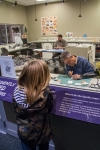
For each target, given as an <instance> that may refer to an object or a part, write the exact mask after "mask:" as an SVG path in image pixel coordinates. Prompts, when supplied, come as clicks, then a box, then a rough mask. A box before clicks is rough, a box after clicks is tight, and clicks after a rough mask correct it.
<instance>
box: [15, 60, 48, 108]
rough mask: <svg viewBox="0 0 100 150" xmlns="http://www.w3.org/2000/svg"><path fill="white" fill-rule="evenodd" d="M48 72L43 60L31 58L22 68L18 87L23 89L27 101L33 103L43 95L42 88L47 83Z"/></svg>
mask: <svg viewBox="0 0 100 150" xmlns="http://www.w3.org/2000/svg"><path fill="white" fill-rule="evenodd" d="M49 81H50V72H49V68H48V66H47V64H46V63H45V62H44V61H43V60H33V61H31V62H29V63H28V64H27V65H26V66H25V67H24V68H23V70H22V72H21V75H20V77H19V80H18V85H19V88H23V87H24V90H25V93H26V96H27V103H29V104H30V105H31V104H33V103H34V102H35V101H36V100H38V99H39V98H41V97H43V91H44V89H45V88H46V87H47V86H48V85H49Z"/></svg>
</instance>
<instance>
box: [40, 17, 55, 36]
mask: <svg viewBox="0 0 100 150" xmlns="http://www.w3.org/2000/svg"><path fill="white" fill-rule="evenodd" d="M41 35H42V36H45V35H57V16H49V17H41Z"/></svg>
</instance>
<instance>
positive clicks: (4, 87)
mask: <svg viewBox="0 0 100 150" xmlns="http://www.w3.org/2000/svg"><path fill="white" fill-rule="evenodd" d="M16 86H17V80H16V79H12V78H5V77H0V100H4V101H7V102H10V103H11V102H12V95H13V91H14V89H15V87H16Z"/></svg>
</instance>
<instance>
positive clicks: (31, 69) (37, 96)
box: [13, 60, 53, 150]
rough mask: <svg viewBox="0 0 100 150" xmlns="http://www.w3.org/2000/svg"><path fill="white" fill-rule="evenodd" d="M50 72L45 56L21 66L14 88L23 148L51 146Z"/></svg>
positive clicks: (47, 147)
mask: <svg viewBox="0 0 100 150" xmlns="http://www.w3.org/2000/svg"><path fill="white" fill-rule="evenodd" d="M49 81H50V72H49V69H48V66H47V65H46V63H45V62H44V61H42V60H33V61H32V62H29V63H28V64H27V65H26V66H25V67H24V68H23V70H22V72H21V75H20V77H19V80H18V86H17V87H16V88H15V90H14V96H13V101H14V108H15V112H16V114H17V117H16V118H17V126H18V136H19V138H20V139H21V143H22V148H23V150H36V146H39V150H48V149H49V141H50V140H51V138H52V133H51V128H50V121H49V113H50V111H51V110H52V106H53V97H52V95H51V93H50V90H49V88H48V85H49Z"/></svg>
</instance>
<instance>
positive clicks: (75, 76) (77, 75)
mask: <svg viewBox="0 0 100 150" xmlns="http://www.w3.org/2000/svg"><path fill="white" fill-rule="evenodd" d="M72 78H73V80H78V79H81V78H82V77H81V75H79V74H74V75H72Z"/></svg>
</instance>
